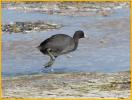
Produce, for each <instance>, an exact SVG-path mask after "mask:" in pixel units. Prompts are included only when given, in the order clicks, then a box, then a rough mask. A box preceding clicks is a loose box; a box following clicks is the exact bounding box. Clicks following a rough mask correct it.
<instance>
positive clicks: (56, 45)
mask: <svg viewBox="0 0 132 100" xmlns="http://www.w3.org/2000/svg"><path fill="white" fill-rule="evenodd" d="M80 38H84V32H83V31H76V32H75V34H74V36H73V38H72V37H70V36H68V35H66V34H56V35H53V36H51V37H50V38H48V39H46V40H44V41H43V42H42V43H41V44H40V45H39V46H38V49H39V50H40V51H41V52H42V53H43V54H45V55H49V56H50V61H49V62H48V63H47V64H45V65H44V66H45V68H46V67H50V66H52V64H53V62H54V61H55V58H56V57H58V56H59V55H62V54H66V53H69V52H72V51H74V50H76V48H77V47H78V41H79V39H80Z"/></svg>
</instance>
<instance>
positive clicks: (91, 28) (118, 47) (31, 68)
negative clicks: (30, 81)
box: [2, 8, 130, 76]
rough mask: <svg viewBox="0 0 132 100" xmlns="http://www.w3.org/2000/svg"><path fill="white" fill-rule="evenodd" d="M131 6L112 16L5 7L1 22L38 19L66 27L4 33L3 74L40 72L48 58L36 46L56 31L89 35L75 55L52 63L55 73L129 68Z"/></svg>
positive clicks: (80, 44)
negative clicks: (80, 31) (80, 32)
mask: <svg viewBox="0 0 132 100" xmlns="http://www.w3.org/2000/svg"><path fill="white" fill-rule="evenodd" d="M129 13H130V12H129V9H127V8H126V9H118V10H116V11H115V13H113V14H112V15H110V16H107V17H103V16H86V17H81V16H80V17H79V16H59V15H48V14H42V13H37V12H21V11H16V10H7V9H3V14H2V22H3V24H5V23H11V22H16V21H38V20H42V21H45V22H51V23H57V24H63V25H64V27H63V28H61V29H57V30H52V31H46V32H31V33H28V34H21V33H13V34H8V33H3V35H2V37H3V48H2V51H3V52H2V53H3V55H2V60H3V61H2V73H3V75H4V76H6V75H20V74H32V73H39V72H40V71H41V69H42V67H43V65H44V64H45V63H46V62H48V60H49V57H48V56H46V55H43V54H41V53H40V52H39V51H38V50H37V49H36V46H38V45H39V44H40V43H41V42H42V41H43V40H44V39H46V38H48V37H50V36H51V35H53V34H57V33H63V34H68V35H70V36H72V35H73V34H74V32H75V31H76V30H83V31H84V32H85V34H86V35H87V36H88V38H85V39H81V40H80V41H79V47H78V49H77V50H76V51H74V52H72V53H70V54H69V55H71V56H72V57H67V55H62V56H60V57H58V58H57V59H56V61H55V63H54V65H53V66H52V67H53V68H54V71H55V72H80V71H81V72H91V71H96V72H98V71H99V72H117V71H126V70H129V67H130V50H129V49H130V47H129V45H130V44H129V42H130V27H129V26H130V23H129V18H130V14H129Z"/></svg>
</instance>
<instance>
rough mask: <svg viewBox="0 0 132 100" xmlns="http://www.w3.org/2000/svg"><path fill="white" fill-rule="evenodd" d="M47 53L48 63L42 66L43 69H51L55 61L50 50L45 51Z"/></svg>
mask: <svg viewBox="0 0 132 100" xmlns="http://www.w3.org/2000/svg"><path fill="white" fill-rule="evenodd" d="M47 52H48V54H49V56H50V61H49V62H48V63H46V64H45V65H44V66H45V68H47V67H51V66H52V65H53V63H54V61H55V57H54V55H53V54H52V53H51V52H50V49H47Z"/></svg>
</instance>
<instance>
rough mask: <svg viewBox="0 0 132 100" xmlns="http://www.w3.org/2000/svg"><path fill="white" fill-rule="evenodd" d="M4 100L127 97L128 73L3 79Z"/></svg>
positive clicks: (72, 74) (93, 73)
mask: <svg viewBox="0 0 132 100" xmlns="http://www.w3.org/2000/svg"><path fill="white" fill-rule="evenodd" d="M2 81H3V87H2V88H3V97H4V98H31V97H32V98H51V97H52V98H62V97H66V98H76V97H80V98H85V97H86V98H89V97H90V98H127V97H129V95H130V72H129V71H125V72H118V73H98V72H88V73H85V72H80V73H61V74H60V73H58V74H57V73H52V74H38V75H22V76H15V77H6V78H4V79H2Z"/></svg>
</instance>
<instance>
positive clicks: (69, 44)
mask: <svg viewBox="0 0 132 100" xmlns="http://www.w3.org/2000/svg"><path fill="white" fill-rule="evenodd" d="M47 49H50V51H51V52H52V53H53V55H54V56H56V57H57V56H59V55H62V54H66V53H68V52H71V51H73V50H74V49H75V42H74V40H73V38H72V37H70V36H68V35H65V34H56V35H53V36H51V37H50V38H48V39H46V40H45V41H44V42H42V43H41V44H40V51H41V52H42V53H44V54H47V55H48V52H47Z"/></svg>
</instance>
